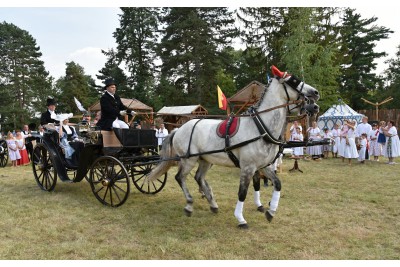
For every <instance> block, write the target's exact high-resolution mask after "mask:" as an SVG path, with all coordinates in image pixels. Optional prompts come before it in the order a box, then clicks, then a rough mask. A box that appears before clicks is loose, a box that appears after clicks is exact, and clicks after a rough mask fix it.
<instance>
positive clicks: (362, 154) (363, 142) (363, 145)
mask: <svg viewBox="0 0 400 267" xmlns="http://www.w3.org/2000/svg"><path fill="white" fill-rule="evenodd" d="M366 151H367V139H366V138H362V139H361V140H360V151H359V153H358V161H364V160H365V152H366Z"/></svg>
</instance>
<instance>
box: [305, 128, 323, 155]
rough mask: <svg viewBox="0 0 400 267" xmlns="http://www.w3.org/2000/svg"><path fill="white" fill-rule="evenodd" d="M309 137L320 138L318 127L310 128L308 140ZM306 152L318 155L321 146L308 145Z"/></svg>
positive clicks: (314, 139) (315, 139)
mask: <svg viewBox="0 0 400 267" xmlns="http://www.w3.org/2000/svg"><path fill="white" fill-rule="evenodd" d="M310 139H312V140H313V141H319V140H321V130H320V129H319V128H318V127H316V128H312V129H311V130H310V131H309V132H308V140H310ZM307 154H309V155H316V156H319V155H321V154H322V148H321V146H308V147H307Z"/></svg>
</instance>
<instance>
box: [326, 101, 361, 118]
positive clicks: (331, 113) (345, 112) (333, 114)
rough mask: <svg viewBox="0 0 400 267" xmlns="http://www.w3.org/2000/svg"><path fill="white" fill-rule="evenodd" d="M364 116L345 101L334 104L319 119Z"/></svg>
mask: <svg viewBox="0 0 400 267" xmlns="http://www.w3.org/2000/svg"><path fill="white" fill-rule="evenodd" d="M359 116H363V115H362V114H360V113H358V112H356V111H355V110H354V109H352V108H351V107H349V106H348V105H346V104H345V103H342V104H339V105H333V106H332V107H330V108H329V109H328V110H327V111H326V112H325V113H324V114H322V115H321V116H319V119H329V118H358V117H359Z"/></svg>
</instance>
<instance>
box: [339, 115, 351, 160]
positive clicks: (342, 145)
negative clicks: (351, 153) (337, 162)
mask: <svg viewBox="0 0 400 267" xmlns="http://www.w3.org/2000/svg"><path fill="white" fill-rule="evenodd" d="M348 122H349V121H348V120H344V123H343V126H342V129H341V130H340V143H339V146H338V154H339V156H340V157H341V158H342V162H344V148H345V147H346V139H347V132H348V131H349V126H348Z"/></svg>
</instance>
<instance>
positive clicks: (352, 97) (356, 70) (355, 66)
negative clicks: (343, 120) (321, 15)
mask: <svg viewBox="0 0 400 267" xmlns="http://www.w3.org/2000/svg"><path fill="white" fill-rule="evenodd" d="M342 20H343V24H342V26H341V31H340V33H341V35H340V37H341V54H342V55H344V57H343V61H342V62H341V63H342V65H341V73H342V74H341V77H340V93H341V95H342V96H343V97H344V98H345V100H347V101H348V103H349V104H350V106H351V107H352V108H353V109H355V110H359V109H362V108H364V107H366V104H364V103H363V101H361V97H364V96H366V95H368V93H369V92H370V90H373V89H374V88H376V87H377V86H378V85H379V83H380V79H379V77H378V76H377V75H376V74H375V73H373V71H374V70H375V69H376V63H374V60H375V59H379V58H381V57H384V56H386V55H387V54H386V52H375V51H374V47H375V42H378V41H380V40H381V39H387V38H388V36H389V33H393V31H391V30H389V29H388V28H386V27H383V26H380V27H379V26H377V25H371V24H372V23H374V22H376V21H377V18H376V17H372V18H369V19H362V18H361V15H360V14H358V13H355V10H354V9H350V8H348V9H346V10H345V12H344V15H343V18H342Z"/></svg>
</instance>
